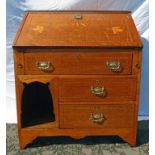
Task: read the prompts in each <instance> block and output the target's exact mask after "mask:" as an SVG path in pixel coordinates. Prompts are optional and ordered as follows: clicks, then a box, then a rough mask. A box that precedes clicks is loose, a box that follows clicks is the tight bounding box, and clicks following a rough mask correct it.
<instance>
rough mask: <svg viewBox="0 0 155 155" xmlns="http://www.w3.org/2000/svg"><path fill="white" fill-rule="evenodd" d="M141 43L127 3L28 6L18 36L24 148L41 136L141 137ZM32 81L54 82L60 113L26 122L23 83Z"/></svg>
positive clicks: (131, 139)
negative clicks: (110, 7)
mask: <svg viewBox="0 0 155 155" xmlns="http://www.w3.org/2000/svg"><path fill="white" fill-rule="evenodd" d="M49 19H50V20H49ZM62 23H63V24H62ZM66 36H67V37H66ZM142 46H143V45H142V42H141V39H140V37H139V35H138V32H137V30H136V27H135V25H134V22H133V20H132V17H131V14H130V12H128V11H29V12H26V14H25V16H24V18H23V21H22V23H21V25H20V27H19V29H18V32H17V34H16V37H15V39H14V43H13V49H14V66H15V67H14V68H15V82H16V100H17V120H18V135H19V146H20V148H21V149H23V148H25V147H26V146H27V144H29V143H32V142H33V140H34V139H35V138H37V137H39V136H70V137H73V138H75V139H80V138H83V137H86V136H111V135H114V136H119V137H121V138H122V139H123V140H124V141H126V142H128V143H129V144H130V145H132V146H134V145H136V134H137V119H138V107H139V95H140V77H141V68H142V66H141V64H142V62H141V59H142ZM37 62H45V63H46V64H47V62H49V64H50V67H51V68H48V70H46V69H43V68H42V69H39V68H38V67H37ZM107 62H116V63H117V62H120V64H121V69H120V70H119V71H116V72H114V71H112V70H111V69H109V68H108V67H107ZM43 65H44V64H43ZM46 67H48V65H46ZM116 67H118V66H116ZM32 82H40V83H43V84H47V83H48V88H49V90H50V92H51V94H52V98H53V107H54V114H55V121H54V122H47V123H41V124H36V125H32V126H28V127H24V128H22V127H21V114H22V110H21V106H22V104H21V100H22V94H23V90H24V84H25V83H26V84H31V83H32ZM92 86H93V88H97V87H98V88H102V87H104V88H105V89H104V91H103V90H102V91H103V92H106V93H105V94H104V93H103V92H102V93H100V94H102V95H103V94H104V97H103V96H102V97H101V96H98V94H95V93H96V91H95V93H94V91H92V89H91V87H92ZM93 90H94V89H93ZM95 90H97V92H98V91H99V90H101V89H95ZM92 92H93V93H92ZM100 92H101V91H100ZM36 109H37V108H36ZM92 114H103V115H96V116H95V115H92ZM101 116H102V117H101ZM99 118H104V119H101V120H104V121H101V123H97V122H96V119H97V121H100V119H99ZM94 121H95V122H94Z"/></svg>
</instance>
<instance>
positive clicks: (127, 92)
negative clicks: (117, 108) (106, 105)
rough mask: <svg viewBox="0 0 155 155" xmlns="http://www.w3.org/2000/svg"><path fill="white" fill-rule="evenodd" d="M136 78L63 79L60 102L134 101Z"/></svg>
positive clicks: (61, 81)
mask: <svg viewBox="0 0 155 155" xmlns="http://www.w3.org/2000/svg"><path fill="white" fill-rule="evenodd" d="M136 81H137V80H136V77H135V76H115V77H113V76H107V77H105V76H104V77H102V78H101V77H100V76H94V77H93V78H79V77H77V78H61V79H60V89H59V91H60V100H61V101H62V102H65V101H89V102H93V103H94V101H98V102H99V101H101V102H103V101H105V102H107V101H110V102H111V101H114V102H115V101H120V102H121V101H134V100H136Z"/></svg>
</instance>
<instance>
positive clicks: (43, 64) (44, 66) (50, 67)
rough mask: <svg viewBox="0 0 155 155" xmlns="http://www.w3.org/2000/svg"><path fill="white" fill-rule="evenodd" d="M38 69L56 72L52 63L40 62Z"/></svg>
mask: <svg viewBox="0 0 155 155" xmlns="http://www.w3.org/2000/svg"><path fill="white" fill-rule="evenodd" d="M36 67H37V68H39V69H41V70H43V71H52V70H54V67H53V65H52V64H51V62H50V61H48V62H45V61H38V62H36Z"/></svg>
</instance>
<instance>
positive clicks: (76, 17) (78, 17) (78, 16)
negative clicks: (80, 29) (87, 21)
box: [74, 14, 83, 19]
mask: <svg viewBox="0 0 155 155" xmlns="http://www.w3.org/2000/svg"><path fill="white" fill-rule="evenodd" d="M82 18H83V17H82V15H79V14H78V15H75V16H74V19H82Z"/></svg>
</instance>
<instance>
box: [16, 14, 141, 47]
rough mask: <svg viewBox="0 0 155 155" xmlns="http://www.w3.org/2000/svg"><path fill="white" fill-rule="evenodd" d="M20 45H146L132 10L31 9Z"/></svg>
mask: <svg viewBox="0 0 155 155" xmlns="http://www.w3.org/2000/svg"><path fill="white" fill-rule="evenodd" d="M13 47H14V48H18V47H49V48H53V47H101V48H102V47H103V48H136V47H139V48H142V42H141V39H140V37H139V34H138V32H137V30H136V27H135V25H134V22H133V19H132V17H131V13H130V12H129V11H27V12H26V13H25V16H24V18H23V21H22V23H21V25H20V27H19V29H18V32H17V34H16V37H15V39H14V43H13Z"/></svg>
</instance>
